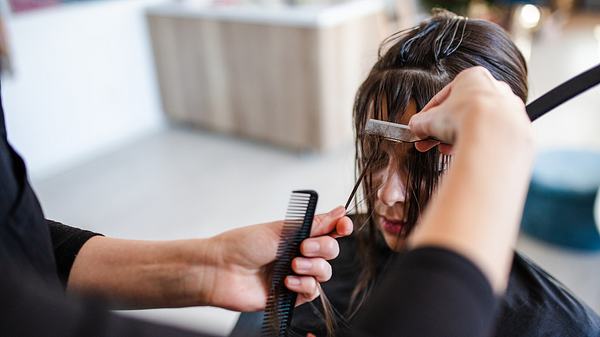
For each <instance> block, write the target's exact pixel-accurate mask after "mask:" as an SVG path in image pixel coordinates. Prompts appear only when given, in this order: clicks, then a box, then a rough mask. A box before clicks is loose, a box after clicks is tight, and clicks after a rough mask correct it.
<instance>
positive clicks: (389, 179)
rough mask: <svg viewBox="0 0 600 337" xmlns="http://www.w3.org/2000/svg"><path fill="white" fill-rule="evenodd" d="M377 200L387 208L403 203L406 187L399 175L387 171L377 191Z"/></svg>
mask: <svg viewBox="0 0 600 337" xmlns="http://www.w3.org/2000/svg"><path fill="white" fill-rule="evenodd" d="M377 198H378V199H379V200H380V201H381V202H383V203H384V204H385V205H387V206H389V207H392V206H394V205H395V204H396V203H398V202H404V201H405V199H406V186H405V183H404V179H402V177H401V175H400V174H399V173H396V172H391V170H389V171H388V174H386V176H385V177H384V179H383V184H382V185H381V186H380V187H379V189H378V190H377Z"/></svg>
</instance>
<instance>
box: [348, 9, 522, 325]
mask: <svg viewBox="0 0 600 337" xmlns="http://www.w3.org/2000/svg"><path fill="white" fill-rule="evenodd" d="M474 66H483V67H485V68H486V69H487V70H489V72H490V73H491V74H492V75H493V76H494V77H495V78H496V79H497V80H501V81H504V82H506V83H507V84H508V85H509V86H510V87H511V89H512V90H513V92H514V93H515V94H516V95H517V96H519V97H520V98H521V99H522V100H523V102H525V101H526V99H527V66H526V64H525V59H524V58H523V56H522V55H521V53H520V52H519V50H518V49H517V47H516V45H515V44H514V43H513V42H512V41H511V39H510V37H509V36H508V34H507V33H506V32H505V31H504V30H503V29H502V28H501V27H500V26H498V25H496V24H494V23H491V22H488V21H485V20H472V19H467V18H464V17H461V16H457V15H455V14H453V13H451V12H448V11H444V10H434V12H433V15H432V17H431V18H430V19H428V20H426V21H424V22H422V23H421V24H420V25H419V26H417V27H414V28H411V29H408V30H404V31H400V32H398V33H396V34H393V35H392V36H390V37H389V38H387V39H386V40H385V41H384V42H383V44H382V45H381V47H380V50H379V57H378V60H377V62H376V63H375V65H374V66H373V68H372V69H371V71H370V73H369V75H368V77H367V78H366V80H365V81H364V82H363V83H362V85H361V86H360V88H359V89H358V92H357V94H356V98H355V103H354V127H355V132H356V144H355V145H356V169H357V173H359V172H362V171H363V169H364V168H365V166H367V161H368V160H369V159H371V163H370V165H368V166H369V169H368V170H367V174H366V175H365V179H364V181H363V189H362V196H359V197H357V198H356V200H355V208H356V209H357V211H356V212H357V213H359V214H357V215H356V216H355V218H354V222H355V226H356V227H357V228H356V229H357V240H358V247H359V248H358V249H359V255H360V258H361V262H362V266H363V270H362V272H361V274H360V276H359V281H358V284H357V285H356V287H355V289H354V292H353V295H352V299H351V312H356V309H358V307H360V305H361V304H362V302H363V300H364V299H365V298H366V297H367V296H368V290H369V289H370V288H371V285H372V283H373V282H374V279H375V276H376V273H377V270H376V268H377V267H376V266H377V263H376V259H375V254H376V246H377V245H378V242H381V241H382V238H381V234H380V233H379V231H378V230H377V227H376V224H375V221H374V219H373V217H372V215H373V209H374V202H375V198H376V191H377V189H378V186H374V179H373V176H374V173H376V172H377V171H378V170H379V169H381V168H382V167H383V166H385V165H386V164H387V161H388V157H387V153H386V151H384V150H383V147H382V140H381V139H378V138H375V137H367V136H365V135H364V128H365V125H366V122H367V120H368V119H369V118H374V119H380V120H387V121H392V122H398V121H399V120H400V119H401V118H402V116H403V114H404V112H405V110H406V109H407V107H408V105H409V102H410V101H414V102H415V104H416V108H417V111H419V110H420V109H421V108H422V107H423V106H424V105H425V104H426V103H427V102H428V101H429V100H430V99H431V98H432V97H433V96H434V95H435V94H436V93H437V92H438V91H439V90H441V89H442V88H443V87H444V86H445V85H446V84H448V83H449V82H450V81H451V80H452V79H454V77H456V75H458V73H460V72H461V71H462V70H464V69H467V68H471V67H474ZM396 148H397V149H400V150H401V151H404V155H403V160H402V161H403V162H401V163H397V164H398V165H401V166H398V167H400V168H401V169H403V170H404V172H406V175H407V181H406V196H405V198H406V202H405V211H404V214H405V226H404V227H403V231H402V233H400V236H401V237H406V236H407V235H408V234H410V232H411V230H412V229H413V228H414V226H415V224H416V223H417V220H418V217H419V215H420V214H421V212H422V210H423V208H424V207H425V205H426V204H427V203H428V201H429V199H430V197H431V195H432V193H433V191H434V190H435V188H436V185H437V183H438V180H439V177H440V175H441V172H442V171H441V170H440V166H445V165H446V164H447V163H448V160H449V159H448V158H447V156H444V155H442V154H441V153H439V152H438V151H437V150H434V151H429V152H427V153H419V152H417V151H416V150H415V149H414V146H412V145H411V144H405V145H403V146H396ZM371 156H372V157H371ZM363 202H364V204H363ZM363 229H364V230H363ZM350 316H352V314H350Z"/></svg>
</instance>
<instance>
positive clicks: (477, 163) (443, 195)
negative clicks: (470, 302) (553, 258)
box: [412, 113, 533, 292]
mask: <svg viewBox="0 0 600 337" xmlns="http://www.w3.org/2000/svg"><path fill="white" fill-rule="evenodd" d="M498 118H503V117H502V116H497V115H486V114H485V113H483V114H479V115H475V118H472V119H470V120H468V121H466V123H471V124H472V125H466V126H465V127H464V129H465V130H468V132H464V133H463V134H462V135H461V137H460V138H459V139H458V141H457V143H456V144H455V155H454V157H453V161H452V167H451V169H450V170H449V172H448V173H447V175H446V176H445V177H444V178H443V182H442V184H441V186H440V189H439V191H438V194H437V195H436V196H435V197H434V199H433V200H432V202H431V205H430V207H429V209H428V210H427V212H426V214H425V216H424V218H423V223H422V226H420V227H419V228H418V230H417V231H416V232H415V235H413V238H412V239H413V240H412V243H413V245H415V246H424V245H438V246H443V247H446V248H450V249H452V250H454V251H456V252H458V253H460V254H462V255H464V256H466V257H467V258H469V259H470V260H472V261H473V262H475V264H476V265H478V266H479V267H480V268H481V269H482V271H483V272H484V273H485V274H486V276H487V277H488V278H489V279H490V281H491V283H492V286H493V288H494V289H495V291H497V292H501V291H502V290H503V289H504V287H505V286H506V282H507V279H506V275H507V274H508V272H507V271H508V270H509V267H510V262H511V259H512V251H511V248H512V247H513V245H514V242H515V240H516V235H517V232H518V226H519V222H520V221H519V220H520V217H521V213H522V208H523V204H524V199H525V195H526V192H527V182H528V180H529V177H530V169H531V165H532V153H533V146H532V141H531V138H530V135H529V131H528V129H524V128H523V127H524V126H523V123H521V122H520V121H518V120H517V122H516V123H513V122H507V121H506V120H498Z"/></svg>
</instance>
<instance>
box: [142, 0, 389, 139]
mask: <svg viewBox="0 0 600 337" xmlns="http://www.w3.org/2000/svg"><path fill="white" fill-rule="evenodd" d="M147 19H148V23H149V30H150V35H151V39H152V45H153V51H154V59H155V63H156V69H157V74H158V80H159V85H160V91H161V96H162V104H163V108H164V111H165V112H166V113H167V114H168V116H170V117H171V118H172V119H173V120H175V121H180V122H185V123H191V124H193V125H195V126H199V127H202V128H207V129H211V130H216V131H221V132H226V133H230V134H234V135H239V136H243V137H249V138H252V139H257V140H260V141H266V142H269V143H272V144H276V145H280V146H283V147H286V148H290V149H295V150H325V149H328V148H331V147H335V146H336V145H338V144H340V143H342V142H348V141H349V140H350V139H351V138H352V105H353V100H354V95H355V93H356V90H357V88H358V86H359V85H360V83H361V82H362V80H364V78H365V77H366V75H367V72H368V70H369V69H370V67H371V66H372V65H373V63H374V61H375V59H376V54H377V48H378V46H379V43H380V42H381V41H382V39H383V38H384V37H385V17H384V13H383V6H382V5H381V3H380V2H378V1H373V0H366V1H353V2H349V3H344V4H339V5H334V6H327V7H317V6H306V7H278V8H258V7H218V8H214V7H198V8H194V7H193V6H192V5H186V4H185V3H181V2H180V3H172V4H167V5H162V6H159V7H153V8H151V9H149V10H148V11H147Z"/></svg>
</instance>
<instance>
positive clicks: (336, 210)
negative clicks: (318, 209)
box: [329, 206, 346, 217]
mask: <svg viewBox="0 0 600 337" xmlns="http://www.w3.org/2000/svg"><path fill="white" fill-rule="evenodd" d="M344 213H346V209H345V208H344V207H343V206H338V207H336V208H334V209H333V210H332V211H331V212H329V215H330V216H332V217H340V216H342V215H343V214H344Z"/></svg>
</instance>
